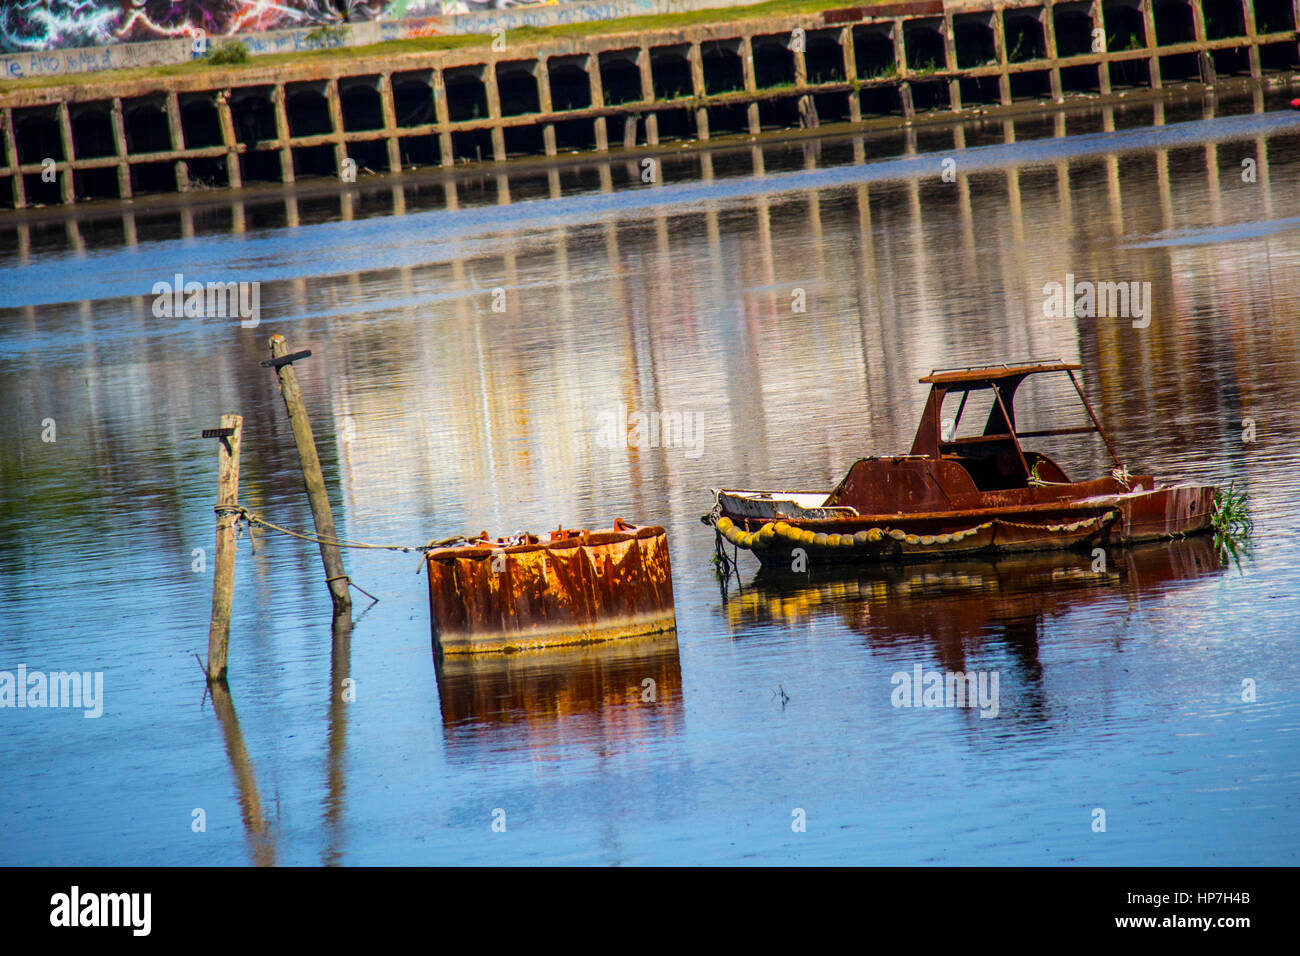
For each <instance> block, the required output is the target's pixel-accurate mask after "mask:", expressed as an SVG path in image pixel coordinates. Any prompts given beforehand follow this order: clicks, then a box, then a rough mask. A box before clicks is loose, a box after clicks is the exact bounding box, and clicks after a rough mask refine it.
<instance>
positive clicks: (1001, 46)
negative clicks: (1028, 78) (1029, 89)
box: [993, 0, 1101, 106]
mask: <svg viewBox="0 0 1300 956" xmlns="http://www.w3.org/2000/svg"><path fill="white" fill-rule="evenodd" d="M1093 8H1094V10H1095V13H1094V19H1093V23H1094V24H1097V22H1098V19H1099V18H1100V17H1101V0H1096V3H1095V4H1094V5H1093ZM1098 25H1100V24H1098ZM993 52H994V53H996V54H997V57H998V100H999V101H1000V102H1001V103H1002V105H1003V106H1010V105H1011V75H1010V74H1009V73H1008V72H1007V27H1006V24H1005V23H1003V22H1002V15H1001V13H1000V12H998V11H995V12H994V16H993Z"/></svg>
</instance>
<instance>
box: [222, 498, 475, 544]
mask: <svg viewBox="0 0 1300 956" xmlns="http://www.w3.org/2000/svg"><path fill="white" fill-rule="evenodd" d="M212 510H213V511H215V512H216V513H217V514H219V515H234V516H235V518H236V519H238V520H242V521H247V522H248V523H249V524H250V525H253V524H256V525H261V526H262V527H263V528H269V529H270V530H272V531H278V532H279V533H280V534H287V535H289V536H290V537H293V538H301V539H302V540H303V541H311V542H312V543H314V544H332V545H335V546H336V547H340V548H364V549H366V550H369V551H400V552H403V553H407V554H410V553H414V552H417V551H418V552H420V553H422V554H423V553H426V552H429V551H433V550H435V549H436V548H446V547H450V546H451V545H454V544H460V543H462V542H463V543H466V544H468V543H469V541H470V539H469V538H467V537H465V536H464V535H459V534H458V535H456V536H455V537H452V538H443V539H442V540H440V541H430V542H429V543H428V544H423V545H406V544H364V543H362V542H360V541H348V540H345V539H343V538H328V537H324V536H322V535H318V534H310V533H308V532H305V531H294V530H293V529H292V528H284V527H281V526H280V525H278V524H275V523H274V522H271V521H267V520H266V519H265V518H263V517H262V516H261V515H259V514H254V513H253V512H251V511H249V510H248V509H247V508H245V507H244V506H243V505H215V506H214V507H213V509H212Z"/></svg>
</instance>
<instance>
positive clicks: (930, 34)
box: [903, 19, 948, 73]
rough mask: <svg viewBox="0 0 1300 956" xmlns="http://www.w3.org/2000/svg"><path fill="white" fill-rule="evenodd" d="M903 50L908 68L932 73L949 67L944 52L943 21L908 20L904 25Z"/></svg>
mask: <svg viewBox="0 0 1300 956" xmlns="http://www.w3.org/2000/svg"><path fill="white" fill-rule="evenodd" d="M903 50H904V51H905V53H906V55H907V68H908V69H909V70H913V71H915V72H918V73H932V72H934V71H935V70H944V69H947V67H948V60H947V54H946V53H945V52H944V42H943V21H942V20H938V19H934V20H907V21H905V22H904V25H903Z"/></svg>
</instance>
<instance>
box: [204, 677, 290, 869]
mask: <svg viewBox="0 0 1300 956" xmlns="http://www.w3.org/2000/svg"><path fill="white" fill-rule="evenodd" d="M208 691H209V693H211V695H212V709H213V710H214V711H215V712H216V715H217V720H218V722H219V723H220V724H221V734H222V736H223V737H224V738H225V742H226V756H227V757H228V758H229V759H230V769H231V770H232V771H233V772H234V776H235V786H236V791H237V793H238V797H239V811H240V816H241V818H242V819H243V821H244V835H245V838H246V839H247V841H248V850H249V855H250V856H251V862H252V863H253V865H254V866H275V838H274V836H273V834H272V829H271V824H270V822H269V821H268V820H267V819H266V816H265V815H264V813H263V812H262V798H261V796H260V795H259V793H258V790H257V776H256V773H255V772H254V770H253V761H252V759H251V758H250V757H249V755H248V748H247V746H245V744H244V733H243V731H242V730H240V727H239V718H238V717H237V716H236V715H235V703H234V701H233V700H232V699H231V696H230V688H229V687H227V686H226V683H225V682H224V681H217V682H215V683H212V684H209V685H208Z"/></svg>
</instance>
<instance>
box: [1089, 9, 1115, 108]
mask: <svg viewBox="0 0 1300 956" xmlns="http://www.w3.org/2000/svg"><path fill="white" fill-rule="evenodd" d="M1088 16H1089V17H1090V18H1091V19H1092V29H1093V31H1094V32H1095V31H1097V30H1100V31H1101V35H1102V37H1103V39H1102V49H1103V50H1105V48H1106V42H1105V39H1104V38H1105V36H1106V24H1105V21H1104V19H1103V17H1102V10H1101V0H1092V6H1091V7H1089V8H1088ZM1097 92H1098V93H1099V94H1101V95H1102V96H1110V66H1109V65H1108V64H1107V63H1106V61H1105V60H1102V61H1101V62H1100V63H1098V64H1097Z"/></svg>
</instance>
